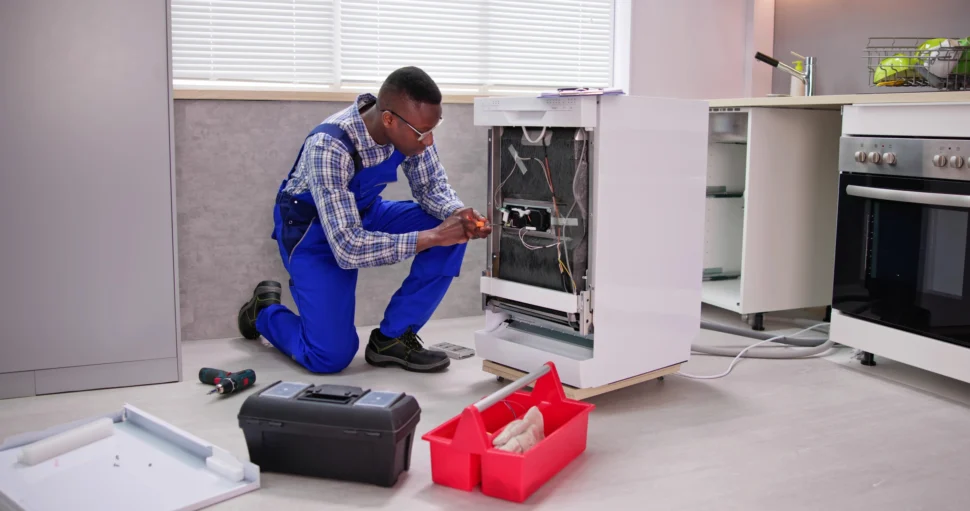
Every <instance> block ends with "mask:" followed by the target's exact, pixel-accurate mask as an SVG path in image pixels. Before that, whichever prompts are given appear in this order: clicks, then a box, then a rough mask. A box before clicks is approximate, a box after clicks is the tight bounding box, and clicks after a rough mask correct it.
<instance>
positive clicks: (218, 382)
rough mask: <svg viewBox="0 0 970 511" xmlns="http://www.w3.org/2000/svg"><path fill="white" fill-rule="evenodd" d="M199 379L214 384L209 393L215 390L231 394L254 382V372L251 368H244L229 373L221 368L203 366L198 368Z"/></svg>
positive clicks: (250, 385)
mask: <svg viewBox="0 0 970 511" xmlns="http://www.w3.org/2000/svg"><path fill="white" fill-rule="evenodd" d="M199 381H201V382H202V383H206V384H209V385H215V386H216V388H214V389H212V391H211V392H209V394H214V393H216V392H218V393H220V394H232V393H234V392H238V391H240V390H243V389H246V388H249V387H252V386H253V384H254V383H256V372H255V371H253V370H252V369H244V370H242V371H239V372H236V373H230V372H227V371H223V370H222V369H212V368H210V367H203V368H202V369H200V370H199Z"/></svg>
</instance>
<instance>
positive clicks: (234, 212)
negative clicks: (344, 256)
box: [175, 100, 487, 340]
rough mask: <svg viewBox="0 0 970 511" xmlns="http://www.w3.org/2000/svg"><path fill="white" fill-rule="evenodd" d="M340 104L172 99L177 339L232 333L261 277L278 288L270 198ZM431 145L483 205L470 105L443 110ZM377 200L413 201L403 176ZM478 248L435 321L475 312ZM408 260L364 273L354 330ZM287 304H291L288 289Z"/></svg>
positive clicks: (482, 152) (461, 188)
mask: <svg viewBox="0 0 970 511" xmlns="http://www.w3.org/2000/svg"><path fill="white" fill-rule="evenodd" d="M345 106H346V104H343V103H328V102H287V101H209V100H205V101H197V100H177V101H176V102H175V165H176V191H177V210H178V245H179V289H180V297H181V320H182V333H183V339H185V340H194V339H207V338H222V337H236V336H238V333H237V329H236V313H237V311H238V310H239V307H240V306H241V304H242V303H243V302H244V301H245V300H247V299H248V297H249V295H250V293H251V292H252V288H253V286H254V285H255V284H256V283H257V282H258V281H260V280H262V279H268V278H271V279H275V280H278V281H280V282H282V283H284V288H286V287H287V286H286V282H287V279H288V277H287V275H286V271H285V270H284V269H283V266H282V264H281V263H280V260H279V259H280V258H279V252H278V250H277V248H276V242H275V241H273V240H272V239H270V237H269V236H270V233H271V231H272V225H273V222H272V207H273V200H274V199H275V197H276V192H277V190H278V188H279V185H280V182H281V181H282V179H283V178H284V177H285V176H286V173H287V171H289V169H290V166H291V165H292V164H293V160H294V158H295V157H296V154H297V151H298V150H299V146H300V144H301V143H302V142H303V139H304V137H305V136H306V133H307V132H308V131H309V130H310V129H312V127H313V126H315V125H316V124H317V123H319V122H320V121H322V120H323V119H324V118H326V117H327V116H328V115H330V114H332V113H334V112H336V111H337V110H339V109H341V108H343V107H345ZM444 119H445V121H444V125H443V126H442V128H441V129H440V130H439V131H438V132H436V133H435V143H436V144H437V145H438V150H439V153H440V156H441V160H442V163H443V164H444V166H445V168H446V169H447V171H448V177H449V180H450V182H451V184H452V186H454V188H455V189H456V190H457V192H458V194H459V196H460V197H461V198H462V199H463V200H464V201H465V203H466V204H467V205H469V206H472V207H475V208H476V209H478V210H480V211H483V210H484V207H485V182H486V174H487V171H486V165H487V153H486V141H487V132H486V129H485V128H476V127H474V126H472V107H471V105H445V107H444ZM399 179H400V181H398V183H395V184H393V185H391V186H389V187H388V189H387V191H386V193H385V194H384V198H386V199H392V200H402V199H407V198H410V193H409V190H408V188H407V184H406V183H407V180H406V179H405V178H404V175H403V174H400V173H399ZM484 251H485V247H484V242H483V241H475V242H472V243H471V244H470V246H469V247H468V250H467V252H466V256H465V264H464V266H463V267H462V274H461V276H460V277H459V278H458V279H456V281H455V283H454V284H453V286H452V288H451V290H450V291H449V292H448V296H447V297H446V298H445V300H444V301H443V303H442V305H441V307H440V308H439V310H438V312H437V314H436V315H435V317H436V318H445V317H460V316H469V315H475V314H481V300H480V298H479V297H480V295H479V292H478V277H479V276H480V275H481V269H482V267H483V265H482V261H483V257H484ZM409 267H410V266H409V264H402V265H396V266H393V267H384V268H375V269H366V270H362V271H361V273H360V278H359V281H358V288H357V319H356V321H357V325H359V326H364V325H373V324H377V323H378V322H380V319H381V318H382V316H383V310H384V307H385V306H386V305H387V301H388V299H389V298H390V296H391V295H392V294H393V292H394V291H395V290H396V289H397V287H398V286H399V285H400V283H401V281H403V280H404V277H405V276H406V275H407V272H408V268H409ZM284 302H285V303H286V304H287V305H289V306H291V307H292V305H293V302H292V299H291V298H290V296H289V292H288V290H286V297H285V299H284Z"/></svg>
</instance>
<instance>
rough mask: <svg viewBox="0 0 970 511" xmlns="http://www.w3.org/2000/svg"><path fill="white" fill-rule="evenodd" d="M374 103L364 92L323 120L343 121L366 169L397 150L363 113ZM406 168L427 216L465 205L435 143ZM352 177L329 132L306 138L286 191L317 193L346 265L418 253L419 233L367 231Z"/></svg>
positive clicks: (361, 265) (370, 264)
mask: <svg viewBox="0 0 970 511" xmlns="http://www.w3.org/2000/svg"><path fill="white" fill-rule="evenodd" d="M375 101H377V98H375V97H374V95H373V94H361V95H360V96H358V97H357V101H356V102H355V103H354V104H353V105H351V106H349V107H347V108H346V109H344V110H342V111H340V112H337V113H336V114H334V115H332V116H330V117H328V118H327V120H326V121H324V122H330V123H334V124H338V125H340V127H341V128H342V129H343V130H344V131H346V132H347V134H348V135H349V136H350V139H351V140H352V141H353V142H354V146H356V149H357V152H358V154H359V155H360V159H361V163H362V164H363V166H364V167H365V168H366V167H372V166H374V165H377V164H379V163H381V162H382V161H384V160H386V159H388V158H389V157H390V156H391V154H392V153H393V152H394V146H393V145H391V144H387V145H378V144H377V142H374V139H373V138H372V137H371V136H370V133H368V132H367V127H366V126H365V125H364V120H363V119H361V117H360V109H361V108H362V107H363V106H365V105H367V104H369V103H373V102H375ZM401 168H402V169H403V170H404V175H405V176H406V177H407V179H408V183H409V184H410V187H411V193H412V195H414V198H415V200H416V201H417V202H418V204H419V205H420V206H421V208H422V209H424V210H425V211H426V212H428V214H430V215H433V216H435V217H436V218H438V219H440V220H444V219H445V218H447V217H448V216H450V215H451V214H452V213H454V212H455V211H457V210H458V209H460V208H463V207H464V204H463V203H462V201H461V199H459V198H458V195H457V194H456V193H455V191H454V189H452V188H451V186H450V185H449V184H448V178H447V176H446V175H445V169H444V167H443V166H442V165H441V162H440V161H439V160H438V151H437V149H436V148H435V146H434V144H432V145H431V146H430V147H428V148H427V149H425V150H424V151H423V152H422V153H421V154H418V155H416V156H411V157H408V158H405V160H404V162H403V163H402V164H401ZM353 177H354V162H353V160H352V159H351V157H350V154H349V153H348V152H347V151H346V150H345V149H344V148H343V145H341V144H340V143H339V142H336V141H335V140H334V139H333V138H332V137H331V136H330V135H327V134H325V133H320V134H317V135H314V136H312V137H310V138H308V139H307V140H306V142H305V146H304V150H303V155H302V156H301V157H300V161H299V162H297V166H296V171H295V172H293V176H292V177H290V180H289V182H287V184H286V187H285V189H284V191H285V192H287V193H289V194H291V195H296V194H299V193H303V192H305V191H307V190H309V191H310V193H311V194H312V195H313V200H314V202H316V206H317V212H318V213H319V215H320V219H321V222H320V223H321V225H322V226H323V230H324V232H325V233H326V235H327V240H328V241H329V242H330V247H331V248H332V249H333V254H334V257H335V258H336V259H337V264H339V265H340V267H341V268H344V269H350V268H365V267H373V266H383V265H388V264H394V263H397V262H400V261H403V260H405V259H407V258H409V257H411V256H413V255H414V254H415V252H416V251H417V244H418V233H417V232H410V233H405V234H388V233H384V232H376V231H368V230H365V229H364V227H363V225H362V224H361V220H360V212H359V211H357V206H356V203H355V202H354V195H353V193H351V192H350V189H349V188H348V187H349V184H350V180H351V178H353Z"/></svg>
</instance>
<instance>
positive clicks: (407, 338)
mask: <svg viewBox="0 0 970 511" xmlns="http://www.w3.org/2000/svg"><path fill="white" fill-rule="evenodd" d="M364 360H366V361H367V363H368V364H370V365H373V366H378V367H386V366H388V365H391V364H397V365H399V366H401V367H403V368H404V369H407V370H408V371H416V372H419V373H429V372H432V371H440V370H442V369H444V368H446V367H448V365H449V364H451V359H449V358H448V355H447V354H445V353H444V352H443V351H438V350H428V349H425V348H424V346H423V345H422V342H421V338H420V337H418V336H417V334H415V333H414V332H412V331H410V330H408V331H407V332H404V334H402V335H401V336H400V337H398V338H397V339H390V338H388V337H387V336H385V335H384V334H382V333H381V331H380V329H379V328H377V329H374V331H373V332H371V334H370V341H369V342H368V343H367V349H365V350H364Z"/></svg>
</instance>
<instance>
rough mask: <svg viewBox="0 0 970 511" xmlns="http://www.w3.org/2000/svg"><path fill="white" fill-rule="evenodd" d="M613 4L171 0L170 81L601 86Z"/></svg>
mask: <svg viewBox="0 0 970 511" xmlns="http://www.w3.org/2000/svg"><path fill="white" fill-rule="evenodd" d="M612 46H613V0H530V1H528V2H520V1H516V0H249V1H247V0H208V1H203V0H172V47H173V55H172V58H173V71H174V76H175V78H176V80H179V79H196V80H214V81H226V80H233V81H251V82H263V83H269V82H276V83H280V84H300V83H303V84H313V85H317V86H329V87H332V88H334V89H362V88H373V87H374V86H376V85H378V84H380V83H381V82H382V81H383V80H384V78H385V77H386V76H387V75H388V74H389V73H390V72H391V71H393V70H394V69H397V68H399V67H402V66H408V65H414V66H418V67H421V68H422V69H424V70H425V71H427V72H428V73H429V74H430V75H431V76H432V78H434V79H435V81H436V82H438V84H439V85H440V86H441V87H442V88H448V87H453V88H458V89H461V90H468V91H471V92H485V91H488V90H498V89H502V88H512V89H516V88H518V89H521V88H550V87H567V86H609V85H611V81H612V68H613V66H612V64H613V51H612Z"/></svg>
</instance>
